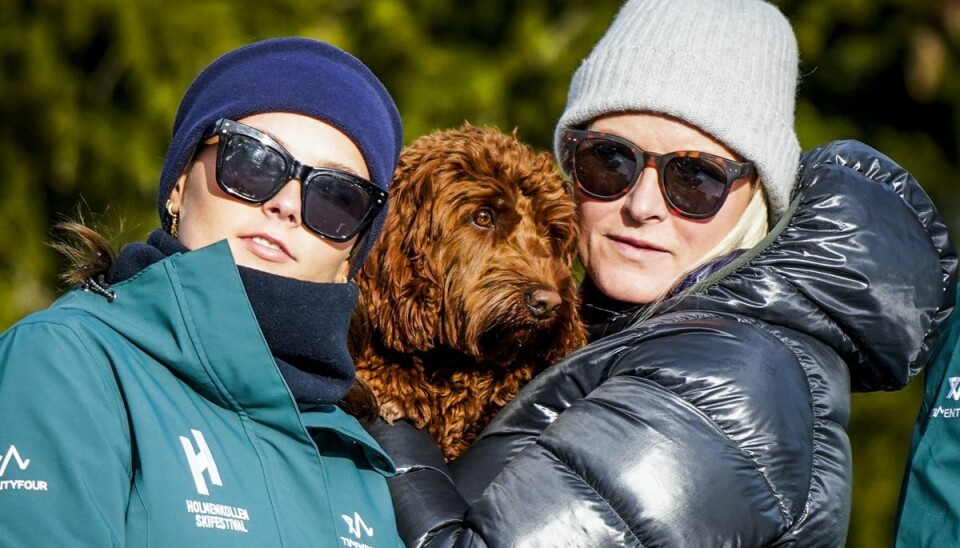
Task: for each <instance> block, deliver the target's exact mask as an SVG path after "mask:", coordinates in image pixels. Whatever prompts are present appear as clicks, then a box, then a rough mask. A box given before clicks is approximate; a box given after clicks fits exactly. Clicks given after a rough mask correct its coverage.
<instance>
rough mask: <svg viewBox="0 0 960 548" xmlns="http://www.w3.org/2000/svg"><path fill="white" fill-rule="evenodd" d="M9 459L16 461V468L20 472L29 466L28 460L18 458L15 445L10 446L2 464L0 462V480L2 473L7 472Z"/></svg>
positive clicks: (18, 453)
mask: <svg viewBox="0 0 960 548" xmlns="http://www.w3.org/2000/svg"><path fill="white" fill-rule="evenodd" d="M11 459H17V466H19V467H20V469H21V470H26V469H27V466H30V459H23V458H21V457H20V451H17V446H16V445H11V446H10V449H7V454H6V455H5V456H4V457H3V462H0V478H2V477H3V473H4V472H6V471H7V465H8V464H10V460H11Z"/></svg>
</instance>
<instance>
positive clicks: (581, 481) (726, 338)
mask: <svg viewBox="0 0 960 548" xmlns="http://www.w3.org/2000/svg"><path fill="white" fill-rule="evenodd" d="M794 196H795V199H794V201H793V203H792V204H791V207H790V209H789V210H788V211H787V213H786V214H785V215H784V217H783V219H782V220H781V222H780V223H779V224H778V225H777V226H776V227H775V228H774V230H773V231H772V232H771V234H770V237H768V238H767V239H766V240H764V242H761V244H759V245H758V246H756V247H755V248H754V249H751V250H749V251H748V252H746V253H744V254H742V255H740V256H739V257H737V258H736V259H735V260H734V261H733V262H731V263H729V264H727V265H725V266H724V267H723V268H721V269H720V270H719V271H717V272H714V273H713V274H712V275H711V276H710V277H709V279H707V280H706V281H705V284H706V285H702V286H699V287H701V289H699V290H696V291H695V292H694V293H692V294H687V295H683V293H681V294H680V295H679V296H678V297H675V298H673V299H670V300H668V301H666V302H665V303H664V305H663V306H662V307H660V308H659V309H658V311H657V312H656V313H655V315H654V316H653V317H651V318H648V319H645V320H642V321H641V320H638V319H637V318H636V317H635V315H629V314H627V315H624V314H614V315H613V316H614V321H612V323H610V324H608V325H606V326H601V330H602V331H606V333H607V334H606V335H605V336H603V337H601V338H599V339H598V340H595V341H594V342H592V343H591V344H590V345H588V346H587V347H586V348H584V349H582V350H581V351H579V352H577V353H575V354H573V355H571V356H569V357H568V358H567V359H565V360H563V361H561V362H560V363H558V364H557V365H555V366H553V367H551V368H549V369H548V370H546V371H545V372H543V373H541V374H540V375H539V376H538V377H537V378H536V379H534V380H533V381H532V382H531V383H530V384H529V385H528V386H526V387H525V388H524V389H523V390H522V391H521V392H520V394H519V395H518V396H517V397H516V399H515V400H514V401H512V402H511V403H510V404H509V405H507V407H505V408H504V409H503V411H502V412H501V413H500V414H499V415H498V416H497V418H496V419H495V420H494V421H493V422H492V423H491V424H490V425H489V426H488V427H487V428H486V429H485V430H484V432H483V433H482V434H481V436H480V438H479V439H478V440H477V442H476V443H475V444H474V445H473V446H472V447H471V448H470V449H469V450H468V451H467V452H466V453H465V454H464V455H462V456H461V457H460V458H459V459H458V460H457V461H455V462H454V463H452V465H451V466H450V467H449V468H448V467H447V466H445V465H444V463H443V461H442V459H441V458H440V457H439V454H438V453H437V451H436V448H435V446H434V444H433V443H432V440H430V439H429V438H427V437H426V435H425V434H424V433H423V432H419V431H416V430H413V429H412V428H410V427H409V426H408V425H398V426H393V427H386V426H384V425H379V426H376V427H374V428H373V429H372V430H373V432H374V434H375V436H376V437H377V438H378V439H379V441H380V442H381V443H382V445H383V446H384V448H385V449H386V450H387V452H388V453H390V454H391V455H392V456H393V457H394V459H395V461H396V463H397V465H398V467H399V468H400V469H401V473H400V474H399V475H398V476H396V477H395V478H392V479H391V480H390V488H391V492H392V494H393V497H394V504H395V507H396V510H397V518H398V523H399V526H400V530H401V534H402V535H403V536H404V539H405V541H406V542H407V543H408V544H409V545H416V546H448V545H456V546H473V545H479V546H483V545H490V546H648V547H649V546H670V547H677V546H698V547H699V546H815V547H827V546H842V545H843V543H844V540H845V537H846V532H847V523H848V519H849V514H850V486H851V454H850V444H849V441H848V438H847V433H846V430H845V428H846V424H847V419H848V416H849V409H850V391H851V389H853V390H863V391H868V390H893V389H897V388H900V387H902V386H903V385H905V384H906V383H907V382H908V381H909V380H910V379H911V378H912V377H913V376H914V375H916V374H917V373H918V372H919V370H920V369H921V367H922V365H923V363H924V360H925V358H926V356H927V354H928V351H929V350H930V347H931V344H932V342H933V339H934V337H935V335H936V332H937V330H938V327H939V325H940V324H941V323H942V322H943V321H944V319H945V318H946V317H947V315H948V314H949V313H950V311H951V310H952V303H953V291H954V278H955V269H956V255H955V254H954V251H953V248H952V246H951V244H950V242H949V238H948V235H947V230H946V227H945V226H944V223H943V220H942V219H941V218H940V216H939V214H938V213H937V211H936V209H935V208H934V206H933V205H932V204H931V202H930V201H929V199H928V197H927V196H926V194H924V192H923V191H922V190H921V189H920V187H919V186H918V185H917V183H916V181H915V180H914V179H913V178H912V177H911V176H910V175H909V174H908V173H906V172H905V171H904V170H903V169H901V168H900V167H899V166H897V165H896V164H895V163H893V162H892V161H891V160H890V159H888V158H886V157H885V156H883V155H881V154H879V153H878V152H876V151H875V150H873V149H870V148H869V147H867V146H865V145H863V144H860V143H856V142H850V141H845V142H837V143H833V144H831V145H829V146H827V147H823V148H820V149H817V150H814V151H812V152H810V153H808V154H806V155H805V156H804V158H803V159H802V163H801V170H800V175H799V184H798V189H797V191H796V192H795V194H794Z"/></svg>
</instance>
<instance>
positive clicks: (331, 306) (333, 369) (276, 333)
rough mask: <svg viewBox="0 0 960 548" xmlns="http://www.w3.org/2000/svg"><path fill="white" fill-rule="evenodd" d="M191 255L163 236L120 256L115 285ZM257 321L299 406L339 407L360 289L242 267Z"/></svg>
mask: <svg viewBox="0 0 960 548" xmlns="http://www.w3.org/2000/svg"><path fill="white" fill-rule="evenodd" d="M187 251H189V250H188V249H187V248H186V247H184V245H183V244H181V243H180V242H179V241H178V240H176V239H175V238H173V237H172V236H170V235H169V234H167V233H166V232H164V231H162V230H155V231H153V232H152V233H151V234H150V237H149V238H148V239H147V242H146V243H145V244H144V243H133V244H129V245H127V246H124V248H123V249H122V250H121V251H120V254H119V256H118V257H117V259H116V261H114V263H113V266H112V267H111V269H110V276H109V280H110V283H118V282H121V281H123V280H126V279H128V278H130V277H132V276H134V275H135V274H137V273H138V272H140V271H141V270H143V269H144V268H146V267H147V266H150V265H151V264H153V263H155V262H157V261H159V260H161V259H163V258H165V257H167V256H169V255H172V254H174V253H183V252H187ZM238 270H239V271H240V279H241V280H242V281H243V287H244V289H245V290H246V292H247V298H248V299H249V300H250V305H251V306H252V307H253V312H254V315H255V316H256V318H257V323H258V324H259V326H260V330H261V331H262V332H263V336H264V338H265V339H266V341H267V346H269V347H270V352H271V353H272V354H273V356H274V359H275V360H276V362H277V366H278V367H279V369H280V373H281V375H282V376H283V378H284V380H285V381H286V383H287V386H288V387H290V391H291V392H292V393H293V395H294V398H295V399H296V400H297V403H298V404H301V405H313V404H319V403H336V402H337V401H339V400H340V399H341V398H343V396H344V395H345V394H346V393H347V390H349V389H350V385H351V384H353V380H354V376H355V372H356V370H355V369H354V365H353V359H352V358H351V357H350V354H349V352H348V351H347V332H348V329H349V327H350V317H351V315H352V314H353V310H354V308H355V307H356V304H357V298H358V297H359V289H358V288H357V284H355V283H353V282H348V283H344V284H336V283H314V282H306V281H302V280H295V279H293V278H286V277H283V276H277V275H275V274H268V273H266V272H261V271H259V270H254V269H252V268H246V267H242V266H240V267H238Z"/></svg>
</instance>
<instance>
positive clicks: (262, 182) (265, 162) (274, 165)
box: [219, 135, 287, 202]
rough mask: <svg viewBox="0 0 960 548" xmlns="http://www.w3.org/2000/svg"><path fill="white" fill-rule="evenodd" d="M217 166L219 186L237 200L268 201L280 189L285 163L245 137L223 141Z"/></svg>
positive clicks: (269, 150) (268, 150) (239, 136)
mask: <svg viewBox="0 0 960 548" xmlns="http://www.w3.org/2000/svg"><path fill="white" fill-rule="evenodd" d="M227 139H228V140H227V142H226V145H225V148H224V150H223V157H222V158H221V163H220V172H219V175H220V178H219V180H220V184H221V185H223V186H224V187H226V188H227V189H229V190H230V191H231V192H233V193H234V194H235V195H237V196H238V197H240V198H244V199H247V200H250V201H254V202H262V201H264V200H266V199H268V198H269V197H270V196H271V195H272V194H273V192H274V191H275V190H276V189H277V188H278V187H280V186H281V185H283V184H284V183H285V182H286V181H285V180H284V178H285V176H286V173H287V162H286V161H285V160H284V159H283V156H281V155H280V154H278V153H277V152H276V151H275V150H273V149H271V148H269V147H266V146H264V145H263V144H262V143H260V142H259V141H257V140H256V139H252V138H250V137H247V136H245V135H231V136H229V137H227Z"/></svg>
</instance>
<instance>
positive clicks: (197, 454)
mask: <svg viewBox="0 0 960 548" xmlns="http://www.w3.org/2000/svg"><path fill="white" fill-rule="evenodd" d="M190 432H192V433H193V439H194V440H196V442H197V448H198V449H197V450H196V451H195V450H194V449H193V444H192V443H190V440H189V439H187V438H186V437H185V436H180V443H181V444H183V452H184V453H186V455H187V462H188V463H189V464H190V471H191V472H192V473H193V482H194V483H195V484H197V493H200V494H201V495H209V494H210V491H209V490H207V482H206V481H204V480H203V473H204V472H207V473H208V474H210V483H212V484H214V485H218V486H221V487H222V486H223V482H221V481H220V472H219V471H218V470H217V463H216V462H214V461H213V455H211V454H210V448H209V447H207V442H206V440H204V439H203V433H201V432H200V431H199V430H193V429H191V430H190Z"/></svg>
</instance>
